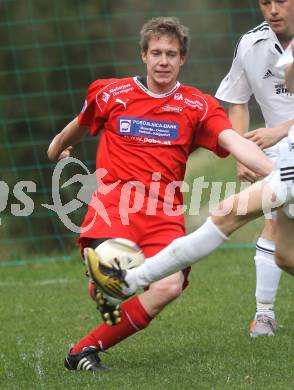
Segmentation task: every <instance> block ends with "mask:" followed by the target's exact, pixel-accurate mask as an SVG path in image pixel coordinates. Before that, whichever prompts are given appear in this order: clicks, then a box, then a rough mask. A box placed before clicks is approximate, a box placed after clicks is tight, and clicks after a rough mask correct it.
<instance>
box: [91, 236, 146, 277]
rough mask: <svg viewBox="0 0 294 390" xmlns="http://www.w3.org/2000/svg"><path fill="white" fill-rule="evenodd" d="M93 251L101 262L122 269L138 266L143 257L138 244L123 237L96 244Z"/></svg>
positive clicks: (141, 262)
mask: <svg viewBox="0 0 294 390" xmlns="http://www.w3.org/2000/svg"><path fill="white" fill-rule="evenodd" d="M95 252H96V253H97V255H98V256H99V258H100V262H101V264H104V265H106V266H108V267H113V268H118V265H117V262H118V263H119V266H120V268H121V269H122V270H127V269H130V268H134V267H138V266H139V265H141V264H143V263H144V261H145V257H144V255H143V252H142V250H141V249H140V248H139V246H138V245H137V244H136V243H135V242H133V241H131V240H127V239H125V238H111V239H109V240H106V241H104V242H103V243H102V244H100V245H99V246H97V248H96V249H95Z"/></svg>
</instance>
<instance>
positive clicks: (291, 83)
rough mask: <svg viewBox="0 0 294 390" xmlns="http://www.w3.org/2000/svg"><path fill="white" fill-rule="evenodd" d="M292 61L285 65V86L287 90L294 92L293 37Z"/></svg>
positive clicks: (292, 46)
mask: <svg viewBox="0 0 294 390" xmlns="http://www.w3.org/2000/svg"><path fill="white" fill-rule="evenodd" d="M291 48H292V56H293V61H292V62H291V63H289V64H288V65H286V70H285V72H286V76H285V77H286V87H287V89H288V90H289V92H291V93H294V39H293V40H292V43H291Z"/></svg>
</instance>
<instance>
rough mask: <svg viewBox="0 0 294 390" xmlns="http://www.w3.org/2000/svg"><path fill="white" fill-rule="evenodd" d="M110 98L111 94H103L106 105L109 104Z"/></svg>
mask: <svg viewBox="0 0 294 390" xmlns="http://www.w3.org/2000/svg"><path fill="white" fill-rule="evenodd" d="M109 98H110V95H109V93H107V92H103V94H102V100H103V101H104V102H105V103H107V102H108V100H109Z"/></svg>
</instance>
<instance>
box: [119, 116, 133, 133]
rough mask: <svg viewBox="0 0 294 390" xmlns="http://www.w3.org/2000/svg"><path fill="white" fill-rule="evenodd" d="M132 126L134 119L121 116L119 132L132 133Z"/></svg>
mask: <svg viewBox="0 0 294 390" xmlns="http://www.w3.org/2000/svg"><path fill="white" fill-rule="evenodd" d="M131 126H132V121H131V120H130V119H123V118H121V119H120V120H119V132H120V133H123V134H125V133H130V132H131Z"/></svg>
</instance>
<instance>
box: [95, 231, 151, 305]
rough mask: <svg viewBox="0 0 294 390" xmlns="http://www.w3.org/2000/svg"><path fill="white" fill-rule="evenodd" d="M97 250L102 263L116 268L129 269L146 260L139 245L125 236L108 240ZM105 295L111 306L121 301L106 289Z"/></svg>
mask: <svg viewBox="0 0 294 390" xmlns="http://www.w3.org/2000/svg"><path fill="white" fill-rule="evenodd" d="M95 252H96V254H97V255H98V257H99V259H100V263H101V264H102V265H105V266H107V267H111V268H116V269H119V268H121V269H122V270H128V269H131V268H134V267H138V266H139V265H141V264H143V263H144V261H145V256H144V254H143V252H142V250H141V249H140V248H139V246H138V245H137V244H136V243H135V242H133V241H131V240H127V239H125V238H111V239H109V240H106V241H104V242H103V243H102V244H100V245H99V246H97V247H96V248H95ZM103 295H104V297H105V298H106V299H107V301H108V304H110V305H111V306H116V305H118V304H120V303H121V299H118V298H115V297H113V296H110V295H109V294H107V293H106V292H105V291H103Z"/></svg>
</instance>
